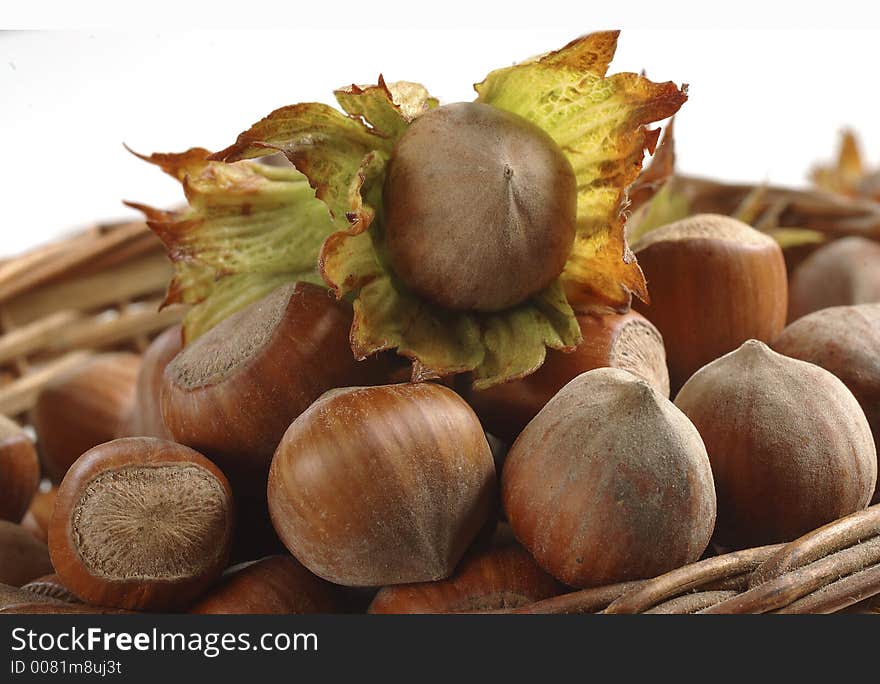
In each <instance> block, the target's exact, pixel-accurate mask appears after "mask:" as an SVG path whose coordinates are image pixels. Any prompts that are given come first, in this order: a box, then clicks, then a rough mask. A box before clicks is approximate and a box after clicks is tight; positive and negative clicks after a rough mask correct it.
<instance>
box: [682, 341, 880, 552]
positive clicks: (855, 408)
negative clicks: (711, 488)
mask: <svg viewBox="0 0 880 684" xmlns="http://www.w3.org/2000/svg"><path fill="white" fill-rule="evenodd" d="M675 404H676V406H678V407H679V408H680V409H681V410H682V411H684V413H686V414H687V416H688V417H689V418H690V419H691V420H692V421H693V422H694V424H695V425H696V426H697V429H698V430H699V431H700V435H701V436H702V437H703V441H704V442H705V444H706V450H707V452H708V454H709V459H710V461H711V463H712V472H713V473H714V475H715V486H716V488H717V491H718V522H717V526H716V532H715V541H716V542H718V543H719V544H721V545H723V546H726V547H733V548H746V547H749V546H758V545H762V544H772V543H776V542H784V541H790V540H792V539H796V538H797V537H799V536H801V535H802V534H805V533H806V532H809V531H810V530H813V529H816V528H817V527H820V526H821V525H824V524H825V523H828V522H831V521H833V520H836V519H837V518H840V517H843V516H845V515H848V514H849V513H853V512H855V511H857V510H860V509H862V508H864V507H865V506H867V504H868V501H869V500H870V499H871V494H872V493H873V491H874V485H875V483H876V480H877V455H876V450H875V447H874V439H873V437H872V436H871V430H870V427H869V426H868V421H867V419H866V418H865V414H864V412H863V411H862V409H861V407H860V406H859V404H858V402H857V401H856V398H855V397H854V396H853V395H852V392H850V391H849V390H848V389H847V388H846V386H845V385H844V384H843V383H842V382H841V381H840V380H839V379H838V378H836V377H835V376H834V375H832V374H831V373H829V372H828V371H826V370H824V369H822V368H820V367H819V366H816V365H813V364H811V363H806V362H804V361H799V360H796V359H791V358H788V357H786V356H783V355H781V354H777V353H776V352H774V351H773V350H771V349H770V348H769V347H767V345H765V344H763V343H761V342H758V341H755V340H751V341H749V342H746V343H745V344H743V345H742V346H741V347H740V348H739V349H737V350H736V351H734V352H731V353H730V354H727V355H725V356H723V357H721V358H720V359H718V360H717V361H714V362H712V363H710V364H709V365H707V366H705V367H704V368H702V369H700V371H698V372H697V373H695V374H694V376H693V377H692V378H691V379H690V380H688V382H687V383H686V384H685V386H684V387H683V388H682V390H681V392H680V393H679V394H678V396H677V397H676V399H675Z"/></svg>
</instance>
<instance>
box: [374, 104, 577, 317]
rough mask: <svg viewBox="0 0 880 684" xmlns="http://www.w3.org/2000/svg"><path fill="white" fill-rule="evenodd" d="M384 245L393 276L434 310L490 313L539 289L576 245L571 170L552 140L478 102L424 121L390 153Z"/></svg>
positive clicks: (574, 188) (443, 109)
mask: <svg viewBox="0 0 880 684" xmlns="http://www.w3.org/2000/svg"><path fill="white" fill-rule="evenodd" d="M384 192H385V201H384V207H385V240H386V245H387V247H388V252H389V255H390V258H391V263H392V265H393V267H394V271H395V273H396V274H397V275H398V276H399V277H400V278H401V279H402V280H403V281H404V282H405V283H406V284H407V285H408V286H409V287H410V288H412V289H413V290H414V291H415V292H417V293H418V294H419V295H420V296H422V297H425V298H426V299H428V300H430V301H432V302H435V303H436V304H439V305H440V306H444V307H448V308H453V309H474V310H481V311H497V310H501V309H506V308H508V307H510V306H513V305H515V304H518V303H519V302H522V301H523V300H525V299H526V298H528V297H529V296H530V295H533V294H535V293H537V292H540V291H541V290H543V289H544V288H545V287H547V286H548V285H549V284H550V283H551V282H552V281H553V280H554V279H555V278H556V277H557V276H558V275H559V274H560V273H561V272H562V270H563V268H564V266H565V262H566V260H567V258H568V255H569V252H570V251H571V247H572V244H573V242H574V234H575V222H576V218H577V204H576V203H577V186H576V180H575V176H574V171H573V170H572V168H571V164H570V163H569V161H568V159H567V158H566V156H565V155H564V154H563V153H562V151H561V150H560V149H559V146H558V145H557V144H556V143H555V142H554V141H553V139H552V138H551V137H550V136H549V135H548V134H547V133H546V132H544V131H543V130H542V129H541V128H540V127H538V126H536V125H535V124H533V123H531V122H530V121H528V120H527V119H525V118H523V117H520V116H518V115H516V114H512V113H510V112H506V111H503V110H502V109H499V108H496V107H492V106H489V105H486V104H482V103H476V102H459V103H454V104H449V105H445V106H442V107H438V108H436V109H433V110H431V111H429V112H427V113H425V114H422V115H421V116H420V117H419V118H417V119H416V120H415V121H414V122H413V123H412V124H411V125H410V126H409V128H407V130H406V132H404V134H403V135H402V136H401V138H400V140H399V141H398V143H397V145H396V146H395V149H394V154H393V156H392V158H391V161H390V163H389V167H388V173H387V177H386V181H385V190H384Z"/></svg>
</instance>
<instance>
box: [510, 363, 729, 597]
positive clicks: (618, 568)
mask: <svg viewBox="0 0 880 684" xmlns="http://www.w3.org/2000/svg"><path fill="white" fill-rule="evenodd" d="M501 487H502V500H503V503H504V510H505V511H506V512H507V519H508V520H509V521H510V525H511V527H512V528H513V532H514V534H515V535H516V538H517V539H518V540H519V541H520V542H521V543H522V544H523V546H525V547H526V549H528V550H529V551H530V552H531V554H532V555H533V556H534V557H535V559H536V560H537V561H538V564H539V565H540V566H541V567H543V568H544V569H545V570H547V571H548V572H549V573H550V574H551V575H553V576H554V577H556V579H558V580H561V581H562V582H564V583H565V584H568V585H571V586H576V587H589V586H599V585H604V584H612V583H616V582H623V581H626V580H632V579H642V578H646V577H653V576H655V575H659V574H661V573H663V572H666V571H668V570H672V569H673V568H678V567H680V566H682V565H685V564H686V563H689V562H691V561H695V560H697V558H699V557H700V554H701V553H702V552H703V550H704V549H705V548H706V546H707V544H708V543H709V538H710V537H711V534H712V527H713V524H714V521H715V490H714V488H713V485H712V472H711V469H710V467H709V460H708V458H707V456H706V450H705V447H704V446H703V442H702V440H701V439H700V435H699V434H698V433H697V430H696V428H695V427H694V426H693V425H692V424H691V422H690V421H689V420H688V419H687V417H685V415H684V414H683V413H682V412H681V411H679V410H678V409H677V408H676V407H675V406H674V405H673V404H672V402H670V401H669V399H667V398H666V397H664V396H663V395H662V394H660V392H658V391H657V390H656V389H655V388H654V387H653V386H652V385H650V384H649V383H647V382H646V381H645V380H642V379H640V378H637V377H636V376H634V375H632V374H631V373H628V372H626V371H622V370H619V369H616V368H599V369H596V370H592V371H588V372H587V373H584V374H582V375H579V376H578V377H576V378H575V379H574V380H572V381H571V382H569V383H568V384H567V385H566V386H565V387H563V388H562V389H561V390H560V391H559V393H558V394H556V396H555V397H553V399H551V400H550V401H549V402H548V403H547V405H546V406H545V407H544V408H543V409H541V411H540V413H538V415H537V416H536V417H535V419H534V420H532V422H530V423H529V424H528V425H527V426H526V428H525V430H523V431H522V433H521V434H520V436H519V437H518V438H517V440H516V442H514V444H513V446H512V447H511V449H510V452H509V453H508V455H507V460H506V462H505V464H504V470H503V471H502V473H501Z"/></svg>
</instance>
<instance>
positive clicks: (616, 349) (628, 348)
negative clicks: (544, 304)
mask: <svg viewBox="0 0 880 684" xmlns="http://www.w3.org/2000/svg"><path fill="white" fill-rule="evenodd" d="M577 319H578V324H579V325H580V328H581V334H582V335H583V338H584V341H583V342H582V343H581V344H580V345H579V346H578V348H577V349H575V350H574V351H573V352H570V353H564V352H561V351H554V350H548V351H547V358H546V360H545V361H544V365H542V366H541V367H540V368H539V369H538V370H537V371H535V372H534V373H532V374H531V375H527V376H526V377H524V378H523V379H522V380H514V381H512V382H506V383H503V384H501V385H496V386H495V387H491V388H489V389H487V390H482V391H475V390H472V389H470V388H468V389H466V390H464V396H465V398H466V399H467V401H468V403H469V404H470V405H471V406H472V407H473V408H474V411H476V413H477V415H478V416H479V417H480V421H481V422H482V423H483V426H484V427H485V428H486V430H487V431H488V432H490V433H492V434H493V435H495V436H496V437H498V438H500V439H501V440H502V441H504V442H506V443H507V444H512V443H513V440H515V439H516V437H517V435H519V433H520V432H522V430H523V428H525V426H526V425H528V423H529V421H530V420H532V418H534V417H535V416H536V415H538V412H539V411H540V410H541V409H542V408H544V406H545V405H546V404H547V402H548V401H550V400H551V399H552V398H553V396H554V395H555V394H556V393H557V392H558V391H559V390H561V389H562V388H563V387H564V386H565V385H566V384H567V383H568V382H570V381H571V380H573V379H574V378H575V377H577V376H578V375H580V374H581V373H585V372H587V371H589V370H593V369H594V368H605V367H610V368H620V369H621V370H625V371H629V372H630V373H633V374H634V375H636V376H638V377H640V378H642V379H644V380H646V381H647V382H649V383H650V384H652V385H653V386H654V387H656V388H657V391H658V392H660V393H661V394H662V395H664V396H667V397H668V396H669V372H668V371H667V369H666V353H665V351H664V348H663V338H662V337H661V336H660V332H659V331H658V330H657V328H655V327H654V325H653V324H652V323H651V322H650V321H648V320H647V319H646V318H645V317H644V316H642V315H641V314H639V313H637V312H635V311H630V312H628V313H625V314H613V313H612V314H602V315H597V314H580V315H578V317H577Z"/></svg>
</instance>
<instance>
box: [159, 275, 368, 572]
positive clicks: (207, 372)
mask: <svg viewBox="0 0 880 684" xmlns="http://www.w3.org/2000/svg"><path fill="white" fill-rule="evenodd" d="M351 322H352V312H351V306H350V305H349V304H348V303H346V302H342V301H336V300H334V299H333V298H332V297H331V296H330V295H329V293H328V292H327V290H326V289H324V288H321V287H318V286H316V285H311V284H309V283H295V284H290V285H284V286H282V287H279V288H277V289H276V290H274V291H273V292H271V293H270V294H269V295H267V296H266V297H264V298H263V299H262V300H259V301H257V302H254V303H253V304H251V305H249V306H247V307H245V308H244V309H242V310H241V311H239V312H237V313H235V314H233V315H232V316H230V317H229V318H227V319H225V320H224V321H222V322H221V323H219V324H218V325H217V326H215V327H214V328H212V329H211V330H209V331H208V332H206V333H205V334H204V335H202V336H201V337H199V338H198V339H196V340H194V341H193V342H191V343H189V344H188V345H187V346H186V347H185V348H184V350H183V351H182V352H180V353H179V354H178V355H177V356H176V357H175V358H174V360H173V361H172V362H171V363H169V364H168V366H167V367H166V369H165V372H164V375H163V381H162V389H161V403H162V415H163V419H164V421H165V424H166V425H167V426H168V429H169V430H170V432H171V434H172V435H174V439H175V441H177V442H180V443H181V444H186V445H187V446H190V447H192V448H194V449H196V450H197V451H199V452H200V453H203V454H205V455H206V456H207V457H208V458H210V459H211V460H212V461H214V462H215V463H217V465H219V466H220V468H221V469H222V470H223V472H224V473H225V474H226V475H227V476H228V477H229V481H230V482H231V483H232V486H233V490H234V492H235V497H236V502H237V504H238V515H239V529H238V530H237V532H236V535H235V548H234V549H233V557H234V558H235V559H236V560H252V559H253V558H259V557H261V556H264V555H269V554H274V553H278V552H280V551H283V550H284V547H283V545H282V544H281V543H280V541H279V540H278V538H277V536H276V535H275V533H274V531H273V529H272V525H271V522H270V520H269V511H268V508H267V504H266V481H267V478H268V473H269V464H270V463H271V461H272V456H273V454H274V453H275V448H276V447H277V446H278V443H279V442H280V441H281V437H282V436H283V435H284V432H285V430H287V428H288V427H289V426H290V423H291V421H292V420H293V419H294V418H296V417H297V416H298V415H299V414H300V413H302V412H303V411H304V410H305V409H307V408H308V407H309V406H310V405H311V404H312V402H314V401H315V400H316V399H317V398H318V397H319V396H321V394H323V393H324V392H325V391H326V390H328V389H332V388H334V387H344V386H348V385H369V384H374V383H375V382H381V381H382V377H381V375H382V373H383V372H384V370H385V369H384V366H383V365H382V362H381V361H377V360H375V359H369V360H366V361H360V362H359V361H357V360H355V358H354V356H353V354H352V351H351V347H350V344H349V339H348V335H349V330H350V328H351Z"/></svg>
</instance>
